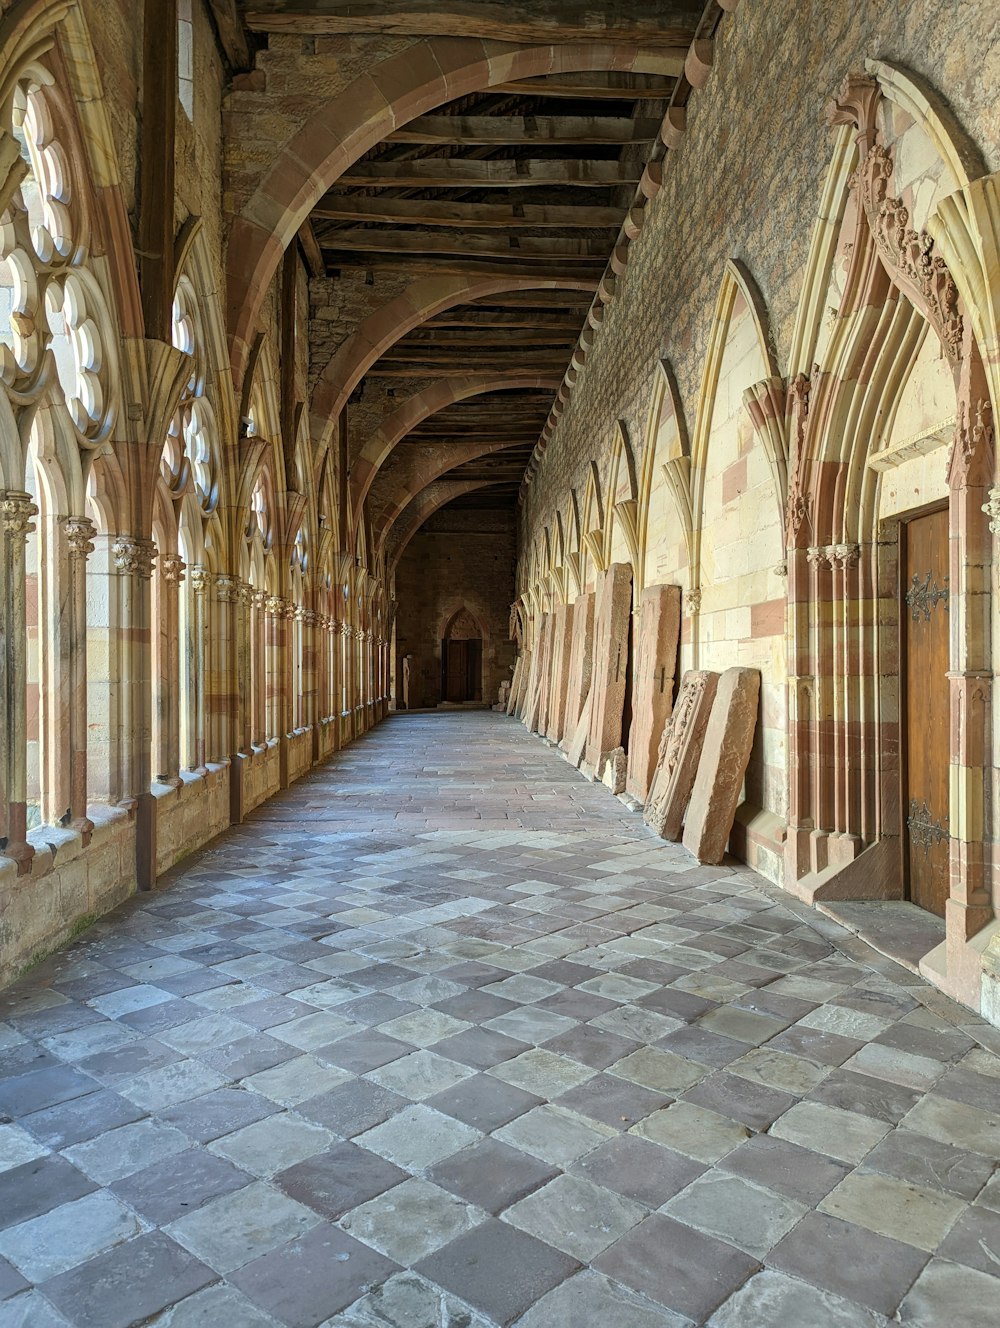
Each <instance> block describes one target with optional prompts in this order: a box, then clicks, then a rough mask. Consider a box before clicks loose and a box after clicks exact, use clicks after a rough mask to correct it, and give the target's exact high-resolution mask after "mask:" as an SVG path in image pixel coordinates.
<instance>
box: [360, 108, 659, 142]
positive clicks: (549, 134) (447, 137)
mask: <svg viewBox="0 0 1000 1328" xmlns="http://www.w3.org/2000/svg"><path fill="white" fill-rule="evenodd" d="M659 128H660V122H659V121H658V120H634V119H629V118H626V117H624V116H621V117H614V118H612V117H610V116H597V115H592V116H583V115H419V116H417V118H416V119H415V120H411V121H410V122H409V123H408V124H406V125H404V127H403V128H402V129H397V130H395V131H394V132H393V133H391V134H389V135H388V137H387V138H386V140H385V141H386V142H387V143H428V144H432V145H434V146H435V147H459V146H462V147H472V146H482V147H521V146H524V145H526V144H530V145H535V144H546V145H548V146H552V147H564V146H567V145H575V144H581V145H588V146H589V145H592V144H606V143H610V144H624V143H650V142H652V140H653V139H654V138H655V137H656V135H657V133H658V132H659Z"/></svg>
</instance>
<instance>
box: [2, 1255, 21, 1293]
mask: <svg viewBox="0 0 1000 1328" xmlns="http://www.w3.org/2000/svg"><path fill="white" fill-rule="evenodd" d="M27 1287H28V1283H27V1282H26V1281H25V1280H24V1278H23V1277H22V1276H21V1274H20V1273H19V1272H18V1271H17V1269H16V1268H12V1267H11V1265H10V1264H9V1263H8V1262H7V1260H6V1259H0V1301H4V1300H9V1299H10V1297H11V1296H16V1295H17V1294H18V1293H19V1292H21V1291H25V1290H26V1289H27Z"/></svg>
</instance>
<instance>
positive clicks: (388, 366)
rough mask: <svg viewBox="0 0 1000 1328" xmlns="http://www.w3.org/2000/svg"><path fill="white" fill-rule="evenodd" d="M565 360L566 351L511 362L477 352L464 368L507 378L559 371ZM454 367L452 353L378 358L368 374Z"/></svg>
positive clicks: (428, 374) (438, 372) (404, 374)
mask: <svg viewBox="0 0 1000 1328" xmlns="http://www.w3.org/2000/svg"><path fill="white" fill-rule="evenodd" d="M568 363H569V356H568V355H564V356H562V357H561V358H560V359H557V360H551V361H550V360H539V359H531V360H529V361H527V362H526V363H524V364H511V362H510V359H509V358H507V359H504V358H503V357H501V356H499V355H498V356H496V358H495V359H493V360H487V359H485V358H480V357H478V356H477V357H476V361H475V364H471V363H470V364H469V365H468V368H469V369H470V370H471V369H473V368H475V369H476V370H477V371H485V370H489V371H490V372H493V371H496V372H497V373H501V374H506V375H507V376H508V377H511V378H516V377H537V375H538V374H539V373H549V372H551V373H559V372H561V371H562V370H564V369H565V368H566V366H567V365H568ZM455 368H456V365H455V360H454V356H452V358H451V359H450V360H438V361H437V362H436V363H433V364H400V363H395V362H390V361H385V360H379V361H378V363H377V364H373V365H372V367H371V368H370V369H369V371H368V374H369V376H370V377H372V378H440V377H441V376H442V374H444V373H447V372H448V370H452V371H454V370H455Z"/></svg>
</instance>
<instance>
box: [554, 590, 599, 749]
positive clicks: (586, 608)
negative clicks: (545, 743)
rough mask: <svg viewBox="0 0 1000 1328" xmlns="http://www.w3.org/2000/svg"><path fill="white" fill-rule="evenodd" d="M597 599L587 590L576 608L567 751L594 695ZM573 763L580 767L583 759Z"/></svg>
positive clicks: (565, 723)
mask: <svg viewBox="0 0 1000 1328" xmlns="http://www.w3.org/2000/svg"><path fill="white" fill-rule="evenodd" d="M594 598H595V597H594V594H593V592H592V591H587V592H586V593H585V594H582V595H577V597H576V603H575V604H574V605H573V639H572V644H571V647H570V658H569V677H568V679H567V682H566V713H565V716H564V718H563V736H562V739H561V741H560V743H559V745H560V747H562V748H563V750H564V751H567V752H568V751H569V749H570V747H571V745H572V743H573V735H574V734H575V733H576V729H577V725H578V724H579V722H580V715H581V713H582V711H583V707H584V703H585V702H586V700H587V696H588V694H589V692H590V680H591V676H592V674H593V667H594ZM588 722H589V721H588ZM584 740H586V735H584ZM571 759H572V758H571ZM573 764H574V765H578V764H579V757H577V759H576V761H574V762H573Z"/></svg>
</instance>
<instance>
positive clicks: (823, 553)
mask: <svg viewBox="0 0 1000 1328" xmlns="http://www.w3.org/2000/svg"><path fill="white" fill-rule="evenodd" d="M832 552H833V551H832V547H830V546H828V545H824V544H813V545H811V546H810V547H809V548H808V549H806V562H807V563H808V564H809V566H810V567H832V565H833V559H832Z"/></svg>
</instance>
